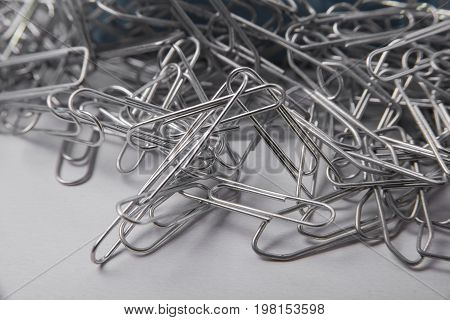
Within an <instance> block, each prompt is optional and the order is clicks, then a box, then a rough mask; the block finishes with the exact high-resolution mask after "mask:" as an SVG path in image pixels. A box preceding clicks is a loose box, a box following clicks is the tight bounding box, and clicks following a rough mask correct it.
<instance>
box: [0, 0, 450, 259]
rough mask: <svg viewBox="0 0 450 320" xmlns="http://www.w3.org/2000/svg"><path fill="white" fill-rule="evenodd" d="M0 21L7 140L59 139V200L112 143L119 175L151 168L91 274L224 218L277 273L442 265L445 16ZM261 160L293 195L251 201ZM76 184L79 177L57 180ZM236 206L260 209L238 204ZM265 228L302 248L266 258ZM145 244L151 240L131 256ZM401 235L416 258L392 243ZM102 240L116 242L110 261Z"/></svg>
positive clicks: (362, 13)
mask: <svg viewBox="0 0 450 320" xmlns="http://www.w3.org/2000/svg"><path fill="white" fill-rule="evenodd" d="M0 3H1V7H0V34H1V36H0V49H1V60H0V88H1V92H0V119H1V122H0V131H1V132H2V133H7V134H12V135H21V134H25V133H29V132H36V131H40V132H45V133H47V134H48V135H51V136H56V137H59V138H60V139H61V140H62V147H61V150H60V153H59V156H58V163H57V179H58V181H59V182H61V183H63V184H66V185H79V184H81V183H84V182H86V181H87V180H88V179H89V178H90V177H91V175H92V173H93V171H94V164H95V159H96V156H97V150H98V148H99V147H101V145H102V144H103V143H105V141H108V140H111V139H116V140H117V139H120V141H122V145H123V146H122V148H121V150H118V152H117V155H115V156H114V161H115V162H116V165H117V169H118V170H119V171H120V172H121V173H123V174H129V173H130V172H132V171H138V172H140V173H141V174H142V172H141V171H145V170H141V169H142V166H143V165H145V163H149V162H151V163H153V164H154V163H157V166H156V167H155V168H154V169H153V170H152V171H151V172H147V173H145V174H147V176H148V180H147V182H146V183H145V184H144V185H143V186H142V187H141V189H140V190H138V191H137V194H135V195H132V196H130V197H128V198H126V199H123V200H120V201H119V202H118V203H117V205H116V207H115V209H116V212H117V216H116V218H115V220H114V221H113V223H112V224H111V226H110V227H108V228H107V230H106V231H105V232H104V233H103V235H102V236H101V237H100V239H98V241H97V242H96V244H95V246H94V247H93V250H92V257H91V258H92V260H93V261H94V262H95V263H100V264H101V263H104V262H106V261H107V260H109V259H110V258H111V257H113V256H114V253H115V252H116V250H117V249H118V248H120V247H125V248H127V249H128V250H130V251H131V252H133V253H136V254H140V255H143V254H149V253H152V252H154V251H156V250H157V249H159V248H161V247H162V246H163V245H164V244H165V243H167V242H168V241H169V240H171V239H174V238H175V236H177V235H178V234H179V233H180V232H183V231H186V232H188V231H189V230H188V229H187V228H185V227H186V226H188V225H190V224H192V223H195V222H199V221H201V220H200V219H199V218H200V217H201V216H204V215H205V214H207V213H212V212H219V211H223V210H225V211H227V212H235V213H239V214H244V215H249V216H251V217H254V218H255V219H259V220H260V221H261V224H260V225H259V228H258V229H257V230H256V234H255V235H254V238H253V241H252V248H253V250H254V251H255V252H256V253H257V254H258V255H260V256H262V257H266V258H269V259H274V260H291V259H297V258H302V257H305V256H309V255H311V254H315V253H319V252H321V251H324V250H329V249H331V248H339V247H341V246H342V245H344V244H348V243H355V242H358V241H362V242H364V243H366V244H369V245H370V244H375V243H384V244H385V245H386V246H387V247H388V248H389V250H390V251H391V252H392V254H393V255H395V256H396V257H397V258H398V259H399V260H400V261H402V262H404V263H405V264H408V265H416V264H418V263H420V262H421V261H423V260H424V259H425V258H437V259H444V260H450V256H449V254H448V253H447V254H445V252H441V251H439V250H436V245H434V246H433V244H434V243H435V239H436V238H437V237H439V238H440V239H442V237H447V239H448V235H449V229H450V219H449V216H448V212H444V213H442V212H431V210H430V209H429V207H430V206H429V202H430V201H431V200H432V199H433V197H434V196H435V195H436V194H437V193H439V192H445V191H448V189H446V188H447V187H448V183H447V178H448V175H449V164H450V150H449V148H448V146H449V142H450V139H449V134H450V120H449V115H448V110H449V108H450V11H448V10H447V9H445V8H443V7H434V6H432V5H429V4H424V3H422V4H417V3H416V4H411V2H409V3H408V4H405V3H403V2H397V1H365V0H362V1H356V3H353V4H350V3H337V4H335V5H333V6H331V7H330V8H329V9H328V10H327V11H326V12H316V11H315V10H314V8H313V7H312V6H311V5H310V4H309V3H308V2H307V0H286V1H282V0H249V1H242V0H230V1H225V0H203V1H193V0H191V1H188V0H170V1H166V0H152V1H120V0H116V1H107V0H97V1H81V0H76V1H67V0H64V1H56V0H53V1H52V0H21V1H17V0H2V1H1V2H0ZM105 79H106V80H105ZM275 128H277V129H276V130H279V128H282V129H283V130H284V133H285V137H288V138H289V139H288V140H289V141H290V142H292V141H294V142H295V143H294V144H289V143H288V144H286V143H285V142H286V141H281V140H282V139H281V138H280V137H279V135H275V134H274V132H275ZM249 132H250V133H251V134H249ZM249 136H251V138H249ZM242 141H245V143H244V142H242ZM292 145H294V146H295V147H292ZM260 147H264V148H266V150H268V151H269V153H268V154H269V156H270V158H271V159H272V158H273V159H274V160H275V161H277V163H279V164H280V166H281V167H282V169H283V170H285V172H287V173H288V175H287V176H288V178H289V179H291V180H292V181H291V182H292V185H293V186H294V187H293V188H292V190H289V191H288V192H283V193H280V192H276V191H275V190H267V189H263V188H260V187H259V186H260V185H256V184H255V183H254V182H253V183H252V184H249V183H246V181H247V178H248V176H253V178H256V179H253V181H257V174H258V172H253V173H249V172H246V165H247V162H248V159H250V158H251V157H252V156H254V153H255V150H256V149H257V148H260ZM80 148H81V150H82V152H81V153H80V154H78V153H77V152H75V151H74V150H78V152H79V150H80ZM288 148H290V149H289V150H288ZM292 148H294V149H295V150H294V152H292V151H293V150H292ZM130 155H137V156H136V159H135V161H132V163H130ZM5 156H6V155H5ZM116 156H117V157H116ZM70 167H77V168H82V169H84V173H83V175H82V176H81V177H77V178H74V179H72V178H71V179H69V178H67V177H64V173H63V172H64V170H63V168H66V169H67V168H70ZM100 170H101V169H100ZM140 170H141V171H140ZM146 179H147V178H146ZM245 194H252V195H253V196H254V197H257V198H259V199H260V201H259V200H258V201H253V202H252V203H251V204H248V203H244V201H242V197H243V196H244V195H245ZM174 199H176V200H174ZM268 201H269V202H277V201H278V202H279V204H278V206H277V208H278V209H277V210H273V209H271V208H273V205H272V206H271V208H269V207H266V206H265V203H266V202H268ZM181 203H183V205H181ZM169 204H170V205H169ZM370 204H372V207H371V208H369V207H370V206H371V205H370ZM258 205H259V206H258ZM164 206H165V207H168V206H169V208H166V210H164V208H163V207H164ZM167 209H169V210H167ZM92 214H94V212H93V213H92ZM218 214H221V213H218ZM341 216H347V217H350V220H347V221H348V223H347V224H346V225H343V224H342V223H340V222H338V220H339V217H341ZM275 221H278V222H284V223H286V224H288V226H292V228H294V230H295V231H296V232H297V233H298V237H305V238H307V239H308V241H307V243H308V245H307V246H306V247H303V248H298V250H297V251H294V252H278V251H277V250H273V249H272V248H270V247H267V246H265V245H264V244H263V242H262V240H261V239H263V238H264V237H277V236H282V235H277V234H275V235H274V234H270V232H268V231H267V230H269V229H270V228H267V227H268V226H269V225H270V224H271V223H274V222H275ZM407 228H408V229H407ZM154 229H158V230H159V232H161V231H162V235H161V236H160V237H158V239H157V240H155V241H152V243H150V244H146V245H141V244H139V243H137V242H136V241H135V240H136V234H134V233H135V232H140V233H144V234H145V233H146V232H154V231H153V230H154ZM406 229H407V230H409V231H408V232H411V231H412V232H413V234H414V237H413V238H411V239H413V240H412V242H411V243H412V246H413V247H414V248H415V251H417V252H416V253H415V256H411V255H408V254H405V253H404V252H402V251H401V250H400V249H399V246H398V243H395V242H394V241H393V239H394V237H395V236H397V235H399V234H401V233H402V232H403V231H404V230H406ZM133 230H134V231H133ZM265 233H266V234H265ZM267 233H269V234H267ZM109 237H117V238H116V240H114V241H115V242H114V244H113V246H112V248H110V249H107V248H106V246H105V243H104V240H105V239H107V238H109ZM100 247H101V248H100ZM99 248H100V249H99ZM108 248H109V247H108ZM98 249H99V251H103V252H105V254H103V253H102V254H100V253H98V252H97V251H98ZM447 249H448V246H447Z"/></svg>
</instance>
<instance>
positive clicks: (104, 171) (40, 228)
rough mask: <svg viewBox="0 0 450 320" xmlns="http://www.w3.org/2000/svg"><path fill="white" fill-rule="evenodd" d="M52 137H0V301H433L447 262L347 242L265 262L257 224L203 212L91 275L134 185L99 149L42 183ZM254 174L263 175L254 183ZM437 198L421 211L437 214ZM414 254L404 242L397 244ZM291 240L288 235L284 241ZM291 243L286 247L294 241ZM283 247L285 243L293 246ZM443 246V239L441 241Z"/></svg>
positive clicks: (446, 279) (50, 162) (448, 282)
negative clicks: (88, 169)
mask: <svg viewBox="0 0 450 320" xmlns="http://www.w3.org/2000/svg"><path fill="white" fill-rule="evenodd" d="M60 143H61V142H60V141H59V139H57V138H48V137H47V136H45V135H43V134H37V133H33V134H30V135H27V136H25V137H13V136H4V135H0V145H1V152H0V194H1V203H2V205H1V213H0V297H1V298H8V299H443V298H448V297H450V263H448V262H443V261H433V262H432V263H429V264H428V265H427V268H425V269H424V270H413V269H410V268H407V267H405V266H403V265H402V264H401V263H400V262H399V261H398V260H397V259H396V258H395V257H394V256H393V255H392V254H391V253H390V252H389V251H388V250H387V249H386V247H385V246H384V245H383V244H379V245H375V246H371V247H368V246H366V245H364V244H362V243H354V244H351V245H347V246H343V247H340V248H337V249H335V250H329V251H326V252H323V253H320V254H317V255H314V256H310V257H307V258H304V259H300V260H296V261H291V262H273V261H266V260H264V259H261V258H260V257H258V256H257V255H256V254H255V253H254V252H253V250H252V249H251V246H250V243H251V239H252V237H253V234H254V232H255V231H256V228H257V227H258V226H259V223H260V222H259V221H258V220H256V219H254V218H251V217H246V216H242V215H239V214H224V213H220V212H217V213H214V212H213V213H210V214H208V215H207V216H205V217H203V218H202V219H201V220H200V221H198V222H197V223H196V224H194V225H193V226H192V227H190V228H189V229H188V230H186V231H185V232H184V233H182V234H181V235H180V236H179V237H177V238H176V239H174V240H173V241H171V242H170V243H169V244H167V245H166V246H164V247H163V248H162V249H161V250H159V251H157V252H156V253H154V254H152V255H149V256H144V257H138V256H135V255H132V254H131V253H129V252H127V251H123V252H121V253H120V254H119V255H117V256H116V257H115V258H114V259H113V260H111V261H110V262H109V263H108V264H106V265H105V266H103V267H99V266H98V265H95V264H93V263H92V262H91V261H90V259H89V254H90V249H91V246H92V244H93V242H94V239H96V238H97V237H98V235H99V234H100V233H101V232H103V230H105V228H106V227H107V226H108V225H109V224H110V222H111V221H112V220H113V219H114V217H115V211H114V207H115V204H116V202H117V201H118V200H120V199H123V198H125V197H128V196H131V195H133V194H135V193H136V192H137V190H138V189H139V187H140V186H141V184H142V183H143V181H144V178H143V177H139V176H136V175H131V176H124V175H121V174H119V173H118V172H117V171H116V169H115V163H114V161H113V160H112V157H113V155H116V154H117V152H118V150H119V145H118V144H114V143H106V144H105V145H104V146H103V147H102V148H101V149H100V151H99V157H98V161H97V165H96V171H95V173H94V176H93V177H92V179H91V180H90V181H89V182H87V183H86V184H84V185H81V186H76V187H66V186H63V185H60V184H59V183H58V182H57V181H56V180H55V178H54V171H55V164H56V154H57V152H58V150H59V146H60ZM261 176H265V177H266V178H267V179H264V178H261ZM288 180H289V179H288V178H286V176H283V175H276V174H272V175H270V174H269V173H265V172H263V171H262V172H260V176H259V177H258V181H260V182H258V186H260V187H263V188H268V189H271V190H274V191H279V190H280V188H282V189H286V188H290V187H291V186H290V185H288V186H286V185H287V184H289V183H288ZM448 202H449V201H448V193H447V196H445V195H438V196H436V197H435V200H433V202H432V203H431V207H432V210H438V211H442V212H444V213H445V214H446V215H447V216H448V209H449V206H448ZM406 236H407V232H406V233H405V235H402V236H400V237H399V238H396V240H395V241H396V243H397V244H398V245H399V246H400V247H401V248H402V249H405V250H408V247H411V248H412V249H413V247H414V246H415V241H414V240H412V239H413V238H409V239H408V241H405V242H404V244H403V241H402V239H403V237H406ZM296 237H297V238H298V239H300V238H301V236H300V235H298V234H296ZM297 238H296V239H297ZM295 245H296V243H295V241H294V242H293V243H291V242H290V243H289V246H292V248H295ZM445 246H446V247H447V248H448V243H447V244H446V245H445Z"/></svg>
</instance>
